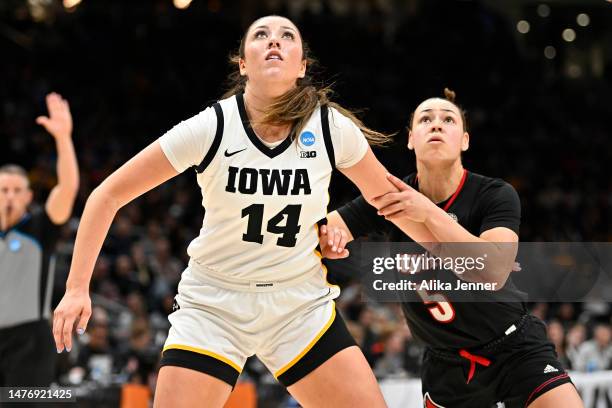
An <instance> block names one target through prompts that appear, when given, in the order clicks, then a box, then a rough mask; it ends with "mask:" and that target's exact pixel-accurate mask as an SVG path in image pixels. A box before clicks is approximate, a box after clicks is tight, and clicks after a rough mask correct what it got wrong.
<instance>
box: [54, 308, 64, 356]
mask: <svg viewBox="0 0 612 408" xmlns="http://www.w3.org/2000/svg"><path fill="white" fill-rule="evenodd" d="M64 321H65V319H64V315H63V313H62V311H61V310H56V311H55V313H54V315H53V339H54V340H55V348H56V349H57V352H58V353H61V352H62V351H64V340H63V334H62V330H63V329H64Z"/></svg>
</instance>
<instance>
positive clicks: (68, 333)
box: [62, 317, 76, 353]
mask: <svg viewBox="0 0 612 408" xmlns="http://www.w3.org/2000/svg"><path fill="white" fill-rule="evenodd" d="M75 320H76V319H75V318H74V317H70V318H67V319H65V320H64V326H63V327H62V343H63V344H64V345H65V346H66V351H67V352H69V353H70V350H72V330H73V328H74V322H75Z"/></svg>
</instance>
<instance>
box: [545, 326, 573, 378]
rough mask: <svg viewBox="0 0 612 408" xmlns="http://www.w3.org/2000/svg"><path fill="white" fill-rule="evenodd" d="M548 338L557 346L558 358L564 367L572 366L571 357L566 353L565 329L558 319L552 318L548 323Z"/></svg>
mask: <svg viewBox="0 0 612 408" xmlns="http://www.w3.org/2000/svg"><path fill="white" fill-rule="evenodd" d="M547 332H548V338H549V339H550V341H551V342H552V344H553V345H554V346H555V351H556V352H557V358H558V359H559V362H560V363H561V365H562V366H563V368H566V369H569V368H571V363H570V361H569V358H568V357H567V355H566V354H565V329H564V328H563V326H562V325H561V323H559V321H558V320H552V321H550V322H549V323H548V325H547Z"/></svg>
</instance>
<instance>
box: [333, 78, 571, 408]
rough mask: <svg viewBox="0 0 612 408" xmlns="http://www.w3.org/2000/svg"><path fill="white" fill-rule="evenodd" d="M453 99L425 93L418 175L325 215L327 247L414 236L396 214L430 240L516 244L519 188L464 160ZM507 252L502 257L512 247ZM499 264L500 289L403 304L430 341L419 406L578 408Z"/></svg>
mask: <svg viewBox="0 0 612 408" xmlns="http://www.w3.org/2000/svg"><path fill="white" fill-rule="evenodd" d="M454 99H455V94H454V92H452V91H449V90H448V89H446V90H445V98H431V99H427V100H426V101H424V102H423V103H421V104H420V105H419V106H418V107H417V109H416V110H415V112H414V113H413V115H412V118H411V121H410V122H411V123H410V131H409V138H408V148H409V149H410V150H414V152H415V155H416V159H417V173H415V174H411V175H409V176H408V177H406V178H404V180H403V181H402V180H400V179H398V178H396V177H394V176H391V175H389V176H388V177H389V180H390V181H391V182H392V183H393V184H394V185H395V186H396V187H398V188H399V189H400V192H399V193H388V194H386V195H385V196H382V197H379V198H378V199H376V200H375V201H377V203H376V207H378V208H381V209H380V210H379V211H378V212H377V210H376V208H374V207H372V206H370V205H368V203H367V202H366V201H365V200H364V199H363V197H358V198H357V199H355V200H353V201H352V202H349V203H348V204H346V205H345V206H343V207H341V208H339V209H338V210H337V211H334V212H333V213H331V214H329V216H328V225H327V226H326V227H322V228H321V232H322V235H321V247H322V250H323V253H324V255H326V256H329V257H330V258H340V257H343V256H346V255H347V252H346V250H344V244H345V242H346V241H349V240H351V239H354V238H358V237H360V236H364V235H367V234H368V233H371V232H375V231H376V232H385V233H387V234H388V236H389V237H390V240H391V241H393V242H402V241H413V239H411V237H409V236H408V235H406V234H405V233H404V232H403V231H402V230H400V229H399V228H397V227H396V226H395V225H393V224H392V223H391V222H388V221H392V222H393V223H396V222H397V221H398V220H400V219H402V218H408V219H410V220H411V221H414V222H418V223H422V224H423V225H424V226H426V227H427V229H428V230H429V232H431V236H432V237H433V238H434V239H433V240H432V242H442V243H451V242H459V243H474V244H476V245H478V244H479V243H480V244H483V245H486V244H488V243H516V242H518V233H519V224H520V215H521V206H520V201H519V198H518V195H517V193H516V191H515V190H514V189H513V188H512V186H510V185H509V184H507V183H505V182H504V181H502V180H500V179H493V178H489V177H485V176H482V175H479V174H475V173H471V172H469V171H467V170H465V169H464V168H463V166H462V163H461V153H462V152H463V151H465V150H467V149H468V146H469V134H468V133H467V130H466V124H465V123H466V122H465V115H464V112H463V111H462V110H461V109H460V108H459V106H458V105H457V104H455V103H454ZM417 174H418V175H417ZM449 215H450V216H449ZM339 232H340V233H339ZM414 240H416V241H418V242H424V241H422V240H421V239H419V238H418V237H415V239H414ZM332 249H333V251H332ZM510 252H512V253H511V254H509V255H505V256H506V257H508V259H505V260H504V263H505V264H507V265H511V264H512V263H513V261H514V257H515V255H516V251H510ZM505 261H507V262H505ZM496 269H497V271H495V272H493V273H492V274H491V276H488V277H487V279H486V280H488V281H489V282H491V283H496V284H498V285H499V287H501V289H500V290H498V291H480V292H478V294H477V295H474V294H473V295H472V296H476V297H478V298H477V300H478V301H477V302H449V301H447V300H448V297H445V296H444V294H443V293H444V292H439V291H438V292H435V291H429V292H421V293H419V295H420V296H421V297H422V301H421V302H405V303H403V304H402V308H403V310H404V315H405V317H406V320H407V322H408V325H409V326H410V329H411V331H412V332H413V334H414V335H415V337H417V338H419V339H420V340H422V341H423V342H424V343H425V344H426V345H427V349H426V352H425V355H424V361H423V372H422V382H423V389H422V392H423V398H424V403H425V407H426V408H432V407H449V408H456V407H465V408H467V407H470V408H480V407H483V408H488V407H492V406H495V404H496V403H497V402H500V401H501V402H504V404H505V407H506V408H515V407H527V406H529V407H530V408H542V407H546V408H552V407H554V408H559V407H568V408H569V407H582V402H581V400H580V397H579V395H578V393H577V392H576V389H575V388H574V386H573V384H571V380H570V378H569V376H568V374H567V373H566V372H565V371H564V370H563V368H562V366H561V364H560V363H559V362H558V360H557V358H556V354H555V351H554V347H553V345H552V344H551V343H550V342H549V341H548V340H547V338H546V329H545V325H544V324H543V323H542V322H541V321H540V320H539V319H537V318H535V317H534V316H531V315H529V314H528V312H527V309H526V305H525V299H524V295H523V293H522V292H520V291H518V290H517V289H516V288H515V286H514V285H513V284H512V280H511V279H510V278H509V274H510V271H511V269H512V268H511V267H508V268H496ZM447 273H448V274H449V275H453V274H452V273H451V272H450V271H448V272H447ZM455 280H456V278H455Z"/></svg>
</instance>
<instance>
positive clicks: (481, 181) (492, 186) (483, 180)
mask: <svg viewBox="0 0 612 408" xmlns="http://www.w3.org/2000/svg"><path fill="white" fill-rule="evenodd" d="M469 176H470V179H471V183H472V184H474V185H476V186H477V188H478V192H479V193H484V192H487V191H488V192H491V191H495V190H512V191H514V187H512V184H510V183H508V182H507V181H505V180H503V179H501V178H499V177H488V176H484V175H482V174H478V173H473V172H470V174H469Z"/></svg>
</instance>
